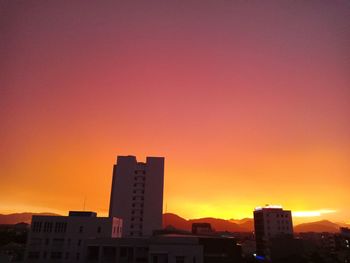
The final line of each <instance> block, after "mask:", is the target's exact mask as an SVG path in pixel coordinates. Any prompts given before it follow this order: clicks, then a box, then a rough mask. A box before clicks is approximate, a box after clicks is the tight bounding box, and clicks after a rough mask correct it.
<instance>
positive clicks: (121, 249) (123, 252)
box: [120, 247, 127, 258]
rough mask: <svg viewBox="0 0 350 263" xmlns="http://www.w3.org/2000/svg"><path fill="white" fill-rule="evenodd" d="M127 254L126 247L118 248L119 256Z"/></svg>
mask: <svg viewBox="0 0 350 263" xmlns="http://www.w3.org/2000/svg"><path fill="white" fill-rule="evenodd" d="M126 255H127V248H126V247H121V248H120V257H121V258H124V257H126Z"/></svg>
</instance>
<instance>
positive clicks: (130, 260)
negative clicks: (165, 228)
mask: <svg viewBox="0 0 350 263" xmlns="http://www.w3.org/2000/svg"><path fill="white" fill-rule="evenodd" d="M85 254H86V262H89V263H112V262H122V263H136V262H148V263H214V262H215V263H229V262H230V263H236V262H241V248H240V246H238V245H237V244H236V241H235V239H232V238H222V237H214V236H195V235H164V236H153V237H141V238H120V239H110V238H104V239H95V240H89V241H88V243H87V246H86V253H85Z"/></svg>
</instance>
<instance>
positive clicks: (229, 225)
mask: <svg viewBox="0 0 350 263" xmlns="http://www.w3.org/2000/svg"><path fill="white" fill-rule="evenodd" d="M33 215H57V214H54V213H30V212H26V213H15V214H8V215H3V214H0V224H17V223H21V222H24V223H28V224H29V223H30V222H31V218H32V216H33ZM204 222H205V223H210V224H211V226H212V228H214V229H215V230H216V231H228V232H252V231H253V230H254V221H253V219H252V218H244V219H239V220H235V219H231V220H225V219H219V218H212V217H206V218H198V219H189V220H186V219H184V218H182V217H180V216H178V215H176V214H172V213H165V214H163V227H167V226H171V227H174V228H176V229H180V230H185V231H191V226H192V223H204ZM341 226H345V227H350V225H346V224H337V223H333V222H331V221H328V220H322V221H316V222H310V223H303V224H299V225H295V226H294V232H331V233H336V232H339V227H341Z"/></svg>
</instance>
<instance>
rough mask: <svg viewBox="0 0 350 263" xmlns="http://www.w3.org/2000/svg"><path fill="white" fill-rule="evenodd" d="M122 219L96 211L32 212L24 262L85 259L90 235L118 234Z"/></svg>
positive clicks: (109, 236)
mask: <svg viewBox="0 0 350 263" xmlns="http://www.w3.org/2000/svg"><path fill="white" fill-rule="evenodd" d="M121 235H122V220H121V219H119V218H115V217H111V218H109V217H97V216H96V213H94V212H86V211H71V212H69V215H68V216H33V218H32V223H31V228H30V232H29V236H28V241H27V248H26V254H25V262H28V263H29V262H73V261H74V262H84V260H83V258H84V255H83V253H84V247H85V243H86V242H87V240H89V239H94V238H118V237H121Z"/></svg>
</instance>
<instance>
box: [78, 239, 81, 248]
mask: <svg viewBox="0 0 350 263" xmlns="http://www.w3.org/2000/svg"><path fill="white" fill-rule="evenodd" d="M80 245H81V239H79V240H78V247H80Z"/></svg>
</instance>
